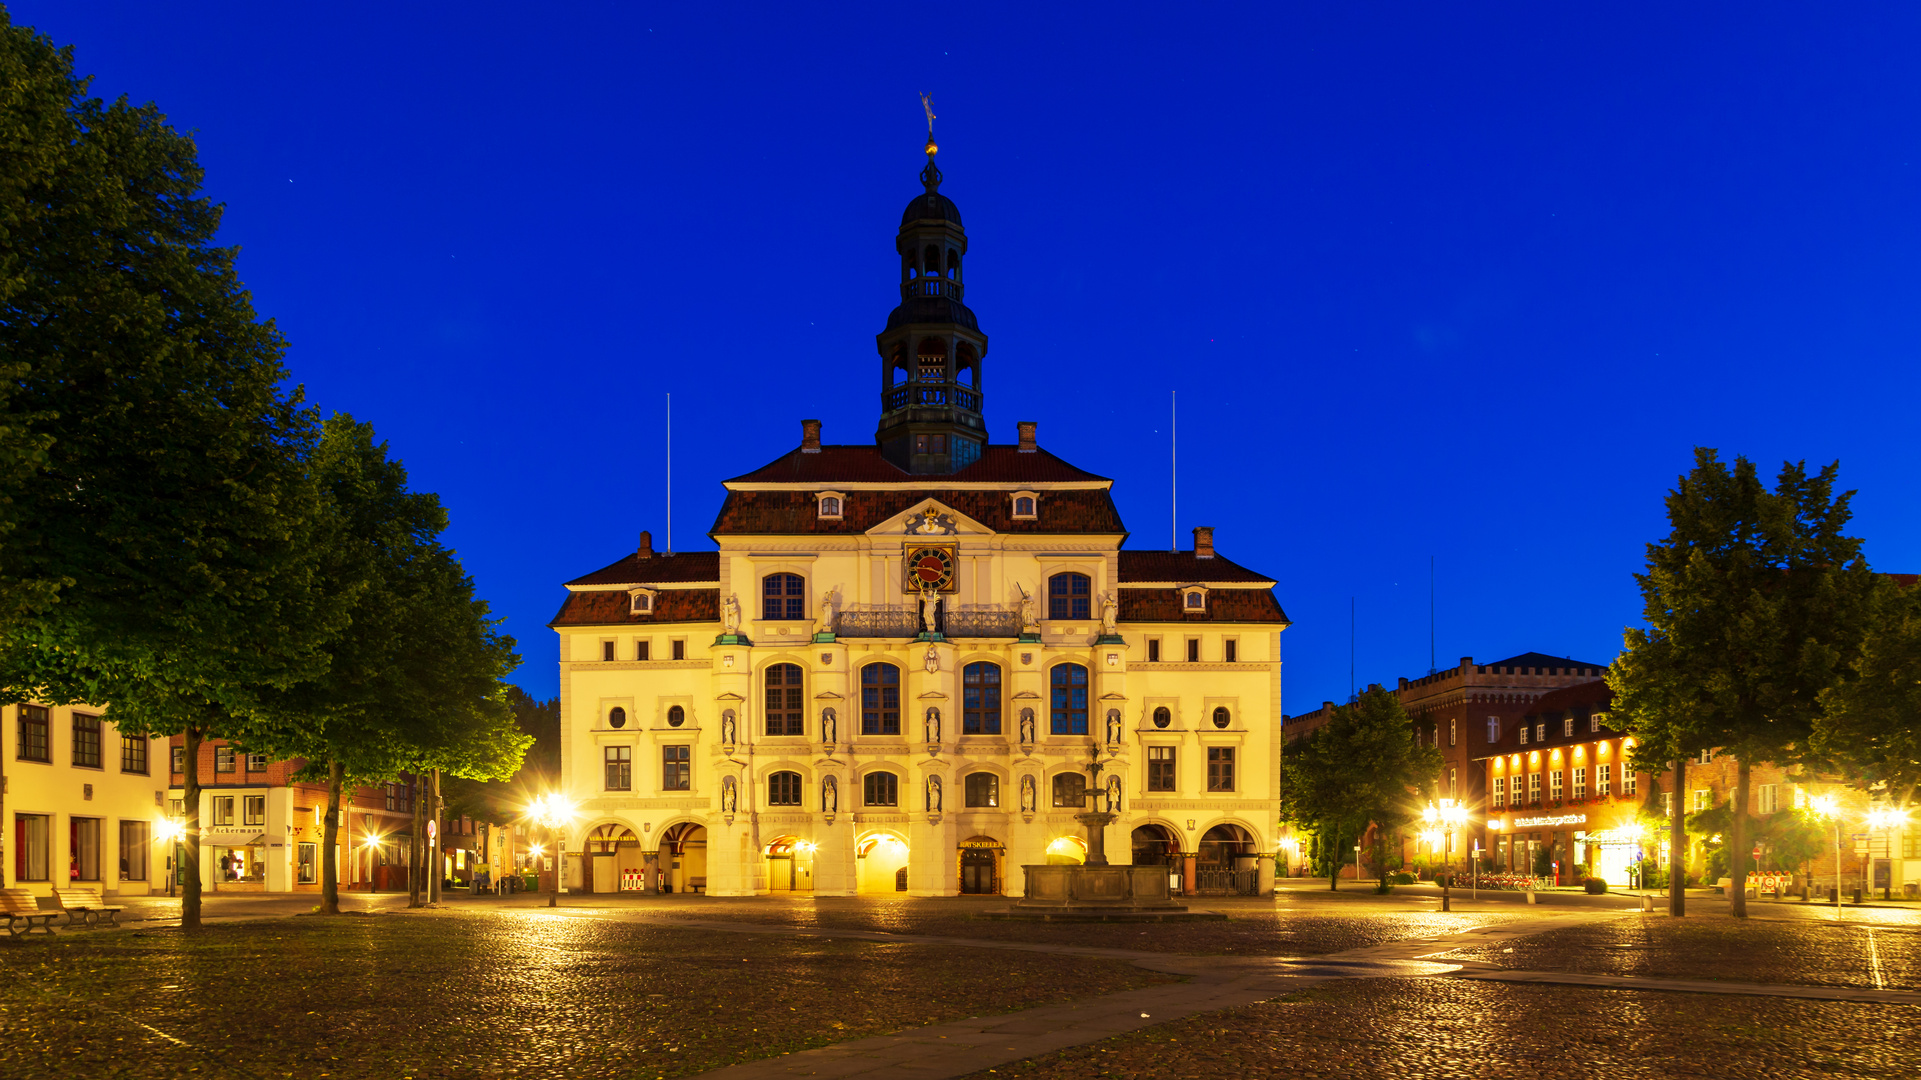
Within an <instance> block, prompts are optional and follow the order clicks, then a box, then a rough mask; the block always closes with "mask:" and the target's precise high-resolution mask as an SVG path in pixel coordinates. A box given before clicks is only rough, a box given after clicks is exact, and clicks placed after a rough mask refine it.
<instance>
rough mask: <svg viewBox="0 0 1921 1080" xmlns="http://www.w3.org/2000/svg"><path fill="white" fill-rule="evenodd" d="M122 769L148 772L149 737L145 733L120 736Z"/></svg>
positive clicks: (131, 771) (133, 771) (142, 772)
mask: <svg viewBox="0 0 1921 1080" xmlns="http://www.w3.org/2000/svg"><path fill="white" fill-rule="evenodd" d="M120 771H121V772H123V773H140V774H142V775H145V774H146V771H147V737H146V736H145V735H122V736H120Z"/></svg>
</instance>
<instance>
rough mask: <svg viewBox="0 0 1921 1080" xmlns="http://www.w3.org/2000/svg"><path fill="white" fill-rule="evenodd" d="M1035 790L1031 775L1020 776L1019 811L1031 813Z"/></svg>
mask: <svg viewBox="0 0 1921 1080" xmlns="http://www.w3.org/2000/svg"><path fill="white" fill-rule="evenodd" d="M1035 792H1036V788H1035V786H1034V778H1033V777H1031V776H1023V777H1021V813H1023V814H1031V813H1033V812H1034V802H1035Z"/></svg>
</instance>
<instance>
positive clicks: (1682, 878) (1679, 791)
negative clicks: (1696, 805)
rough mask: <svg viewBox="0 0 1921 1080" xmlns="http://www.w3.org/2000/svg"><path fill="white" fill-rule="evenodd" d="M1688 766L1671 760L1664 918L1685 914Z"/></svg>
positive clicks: (1684, 761)
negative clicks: (1666, 906) (1672, 776)
mask: <svg viewBox="0 0 1921 1080" xmlns="http://www.w3.org/2000/svg"><path fill="white" fill-rule="evenodd" d="M1687 780H1688V763H1687V760H1686V759H1685V758H1675V759H1674V798H1673V804H1674V805H1673V806H1672V807H1671V808H1670V810H1669V813H1668V818H1669V820H1668V828H1669V832H1668V914H1669V915H1686V914H1687V913H1688V897H1687V893H1686V891H1685V890H1686V888H1687V882H1688V808H1687V805H1686V804H1687V793H1688V792H1687V786H1688V784H1687Z"/></svg>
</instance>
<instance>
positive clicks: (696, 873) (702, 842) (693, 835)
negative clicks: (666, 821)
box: [660, 821, 707, 892]
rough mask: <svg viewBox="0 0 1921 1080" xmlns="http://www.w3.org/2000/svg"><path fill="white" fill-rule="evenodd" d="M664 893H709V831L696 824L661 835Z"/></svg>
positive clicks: (682, 825)
mask: <svg viewBox="0 0 1921 1080" xmlns="http://www.w3.org/2000/svg"><path fill="white" fill-rule="evenodd" d="M660 877H661V882H660V891H661V892H706V891H707V827H706V826H705V825H701V824H698V823H696V822H692V821H683V822H680V823H679V824H676V825H670V826H668V827H667V828H665V829H663V830H661V833H660Z"/></svg>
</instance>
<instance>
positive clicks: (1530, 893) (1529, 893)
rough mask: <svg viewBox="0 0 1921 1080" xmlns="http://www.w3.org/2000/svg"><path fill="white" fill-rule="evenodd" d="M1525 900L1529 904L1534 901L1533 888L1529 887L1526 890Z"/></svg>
mask: <svg viewBox="0 0 1921 1080" xmlns="http://www.w3.org/2000/svg"><path fill="white" fill-rule="evenodd" d="M1527 902H1528V903H1530V904H1532V903H1535V899H1534V890H1533V889H1529V890H1528V891H1527Z"/></svg>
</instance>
